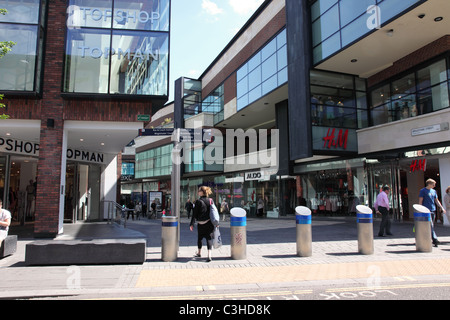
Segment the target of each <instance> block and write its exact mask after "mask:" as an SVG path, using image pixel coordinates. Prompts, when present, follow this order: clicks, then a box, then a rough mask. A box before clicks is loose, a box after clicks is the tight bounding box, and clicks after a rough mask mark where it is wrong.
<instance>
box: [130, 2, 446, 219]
mask: <svg viewBox="0 0 450 320" xmlns="http://www.w3.org/2000/svg"><path fill="white" fill-rule="evenodd" d="M449 12H450V2H449V1H447V0H428V1H424V0H402V1H398V0H358V1H356V0H355V1H353V0H317V1H306V0H304V1H289V0H288V1H285V0H267V1H264V3H263V4H262V5H261V6H260V8H259V9H258V10H257V11H256V12H255V14H254V15H253V16H252V17H251V18H250V19H249V21H248V22H247V23H246V24H245V25H244V26H243V27H242V29H241V30H240V31H239V32H238V33H237V34H236V35H235V37H234V38H233V39H232V40H231V41H230V42H229V43H228V45H227V46H226V47H225V48H224V49H223V51H222V52H220V53H219V54H218V56H217V57H216V59H215V60H214V61H212V62H211V64H210V65H209V67H208V68H207V69H206V70H205V71H204V72H203V74H202V75H201V76H200V77H199V79H189V78H180V79H177V80H176V81H175V98H174V104H173V106H170V107H171V108H173V120H174V126H175V127H176V128H191V129H192V128H214V129H217V130H220V132H221V134H222V135H223V136H224V137H225V136H226V134H227V132H231V131H229V130H231V129H232V130H234V132H236V130H238V129H243V130H244V132H246V133H249V132H252V133H253V132H257V133H258V132H261V131H259V130H263V131H264V130H265V131H266V132H267V133H268V137H266V138H267V140H269V141H268V144H267V146H266V147H265V148H263V147H260V146H259V144H258V147H257V149H256V150H255V149H254V148H252V144H251V142H250V140H251V139H247V138H245V136H244V137H242V136H241V140H239V138H236V141H237V142H238V143H237V144H239V141H241V142H242V143H243V146H244V148H243V150H239V148H238V147H235V148H234V150H233V151H232V154H231V155H230V154H229V153H227V152H226V151H225V150H226V149H227V147H228V146H223V148H224V152H223V155H224V157H223V158H224V160H225V161H223V162H222V163H218V162H215V163H214V164H211V163H210V162H208V161H206V159H205V156H206V155H207V153H206V152H205V151H206V150H207V148H208V146H210V145H211V142H214V139H212V140H209V141H207V140H206V141H203V142H202V143H200V144H198V143H197V144H196V145H194V147H192V148H191V149H190V152H189V154H190V156H191V158H190V161H189V162H188V163H185V164H184V166H182V169H183V172H182V179H181V199H180V201H181V202H182V205H181V208H183V207H184V205H183V204H184V202H185V201H186V200H187V199H188V198H191V199H194V198H195V197H196V196H197V188H198V186H199V185H208V186H210V187H211V188H212V189H213V191H214V195H213V196H214V199H215V201H216V202H218V203H220V202H222V201H223V200H224V199H225V200H227V202H228V203H229V204H231V205H233V206H243V207H245V208H246V209H247V211H248V213H249V215H250V216H255V215H258V209H259V208H260V207H262V208H263V209H262V214H263V216H267V217H278V216H280V215H286V214H292V213H293V212H294V211H293V210H294V208H295V206H297V205H299V204H303V205H305V204H306V205H307V206H308V207H310V208H311V209H312V211H313V213H314V214H330V215H331V214H334V215H348V214H352V213H354V212H355V206H356V205H357V204H366V205H368V206H373V203H374V200H375V197H376V195H377V194H378V192H379V191H380V190H381V188H382V187H383V186H385V185H387V186H390V187H391V190H392V193H391V194H390V201H391V207H392V211H393V214H394V217H395V218H396V219H398V220H402V219H405V220H407V219H411V217H412V205H413V204H414V203H417V202H418V194H419V190H420V188H422V187H423V186H424V183H425V180H426V179H427V178H433V179H434V180H436V181H437V188H436V189H437V190H438V192H439V195H440V197H442V195H443V192H445V189H446V188H447V186H449V185H450V132H449V123H450V109H449V79H450V77H449V75H450V33H449V30H450V15H449ZM187 63H188V62H187ZM227 130H228V131H227ZM275 133H276V134H277V135H278V139H279V140H278V141H279V143H278V145H277V146H276V148H275V146H274V145H272V144H271V143H270V141H271V139H270V138H271V136H273V135H274V134H275ZM249 135H250V133H249ZM257 139H258V140H259V141H260V140H264V139H265V138H261V137H259V138H257ZM155 143H156V142H153V143H149V144H142V145H140V146H139V148H136V157H135V159H136V163H135V172H134V174H135V175H134V178H133V179H132V180H131V181H128V182H127V190H128V194H134V196H132V197H131V198H133V197H138V198H139V197H140V198H139V199H142V200H145V201H147V198H148V194H149V192H150V191H161V192H162V193H163V195H164V196H165V197H167V198H170V190H168V189H167V183H170V173H171V160H170V153H171V150H172V142H171V141H170V139H169V140H165V142H164V140H163V141H162V142H161V140H159V141H158V142H157V143H156V144H155ZM267 150H269V151H272V150H276V154H277V158H278V163H277V167H276V170H274V168H273V167H271V166H261V164H258V163H256V164H255V163H250V162H249V161H244V162H243V164H242V165H237V163H238V162H239V161H238V159H244V160H248V159H249V158H251V157H252V156H254V155H256V156H257V157H258V156H259V155H260V154H261V152H265V151H267ZM227 160H230V161H227ZM230 163H232V164H230ZM163 180H164V181H167V183H163V185H164V188H166V189H164V190H163V189H161V188H160V187H159V185H158V183H160V182H161V181H163ZM133 185H134V187H133ZM169 189H170V188H169Z"/></svg>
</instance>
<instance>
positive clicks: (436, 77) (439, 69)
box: [417, 60, 447, 90]
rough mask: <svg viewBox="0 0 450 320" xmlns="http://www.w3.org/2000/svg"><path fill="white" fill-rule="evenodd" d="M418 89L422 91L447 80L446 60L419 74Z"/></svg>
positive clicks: (420, 71) (424, 69) (422, 70)
mask: <svg viewBox="0 0 450 320" xmlns="http://www.w3.org/2000/svg"><path fill="white" fill-rule="evenodd" d="M417 76H418V81H419V83H418V89H419V90H422V89H425V88H428V87H431V86H433V85H435V84H438V83H441V82H443V81H446V80H447V68H446V66H445V60H441V61H439V62H436V63H434V64H432V65H431V66H429V67H426V68H423V69H421V70H419V71H418V72H417Z"/></svg>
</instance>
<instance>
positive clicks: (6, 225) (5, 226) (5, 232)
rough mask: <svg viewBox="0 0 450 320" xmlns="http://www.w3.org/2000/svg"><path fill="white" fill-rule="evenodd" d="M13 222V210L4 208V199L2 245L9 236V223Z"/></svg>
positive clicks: (0, 217)
mask: <svg viewBox="0 0 450 320" xmlns="http://www.w3.org/2000/svg"><path fill="white" fill-rule="evenodd" d="M10 224H11V212H9V211H8V210H6V209H3V201H2V200H0V246H1V245H2V242H3V240H5V239H6V237H7V236H8V230H9V225H10Z"/></svg>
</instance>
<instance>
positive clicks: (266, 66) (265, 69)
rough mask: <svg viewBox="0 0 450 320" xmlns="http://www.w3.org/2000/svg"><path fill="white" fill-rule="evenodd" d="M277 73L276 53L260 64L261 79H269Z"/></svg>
mask: <svg viewBox="0 0 450 320" xmlns="http://www.w3.org/2000/svg"><path fill="white" fill-rule="evenodd" d="M275 73H277V55H276V54H274V55H272V56H271V57H270V58H269V59H267V60H266V61H264V62H263V64H262V81H265V80H267V79H269V78H270V77H271V76H273V75H274V74H275Z"/></svg>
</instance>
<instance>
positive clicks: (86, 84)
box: [64, 0, 170, 96]
mask: <svg viewBox="0 0 450 320" xmlns="http://www.w3.org/2000/svg"><path fill="white" fill-rule="evenodd" d="M169 9H170V1H169V0H157V1H152V0H141V1H137V2H136V1H134V2H130V1H123V0H114V1H111V0H71V1H70V3H69V7H68V10H67V13H68V15H67V43H66V58H65V75H64V92H65V93H92V94H122V95H144V96H167V94H168V65H169V32H168V31H169V11H170V10H169ZM155 31H157V32H155Z"/></svg>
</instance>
